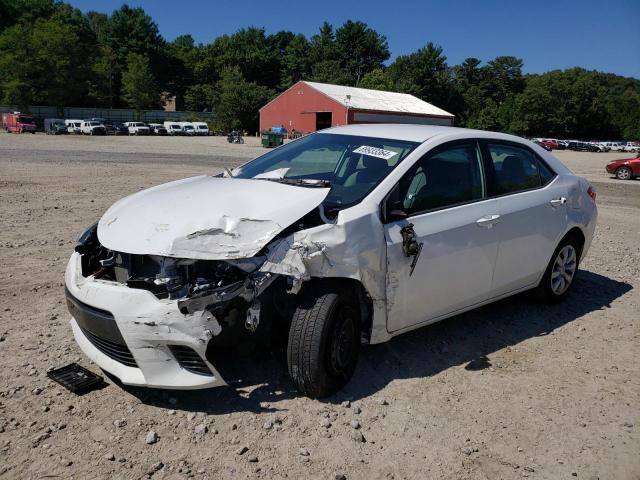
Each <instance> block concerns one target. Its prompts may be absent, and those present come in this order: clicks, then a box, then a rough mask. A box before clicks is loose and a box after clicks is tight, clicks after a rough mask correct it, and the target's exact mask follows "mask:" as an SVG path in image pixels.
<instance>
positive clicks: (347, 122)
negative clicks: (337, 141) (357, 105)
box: [344, 95, 351, 125]
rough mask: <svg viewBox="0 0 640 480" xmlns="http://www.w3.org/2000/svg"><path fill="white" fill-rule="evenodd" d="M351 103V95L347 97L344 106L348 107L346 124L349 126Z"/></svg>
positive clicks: (345, 118) (345, 117)
mask: <svg viewBox="0 0 640 480" xmlns="http://www.w3.org/2000/svg"><path fill="white" fill-rule="evenodd" d="M350 101H351V95H347V96H346V97H345V99H344V104H345V106H346V107H347V112H346V113H345V116H344V124H345V125H349V102H350Z"/></svg>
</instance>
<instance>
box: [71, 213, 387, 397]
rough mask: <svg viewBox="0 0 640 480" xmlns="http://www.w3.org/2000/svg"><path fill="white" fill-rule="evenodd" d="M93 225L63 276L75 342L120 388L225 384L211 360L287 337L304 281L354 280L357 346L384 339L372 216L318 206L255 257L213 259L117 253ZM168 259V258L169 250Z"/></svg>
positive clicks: (380, 240) (379, 248)
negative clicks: (241, 346)
mask: <svg viewBox="0 0 640 480" xmlns="http://www.w3.org/2000/svg"><path fill="white" fill-rule="evenodd" d="M99 228H100V227H99V226H98V225H94V226H93V227H92V228H90V229H89V230H87V232H85V234H83V236H82V237H81V238H80V241H79V244H78V245H77V247H76V252H75V253H74V254H73V255H72V256H71V259H70V260H69V264H68V267H67V272H66V294H67V303H68V306H69V310H70V312H71V314H72V316H73V319H72V321H71V324H72V328H73V332H74V335H75V337H76V340H77V342H78V344H79V345H80V347H81V348H82V350H83V351H84V352H85V353H86V354H87V355H88V356H89V357H90V358H91V359H92V360H93V361H94V362H96V363H97V364H98V365H99V366H100V367H101V368H103V369H104V370H106V371H108V372H110V373H112V374H114V375H115V376H117V377H118V378H119V379H120V380H121V381H122V382H123V383H124V384H128V385H140V386H151V387H162V388H176V389H194V388H207V387H213V386H218V385H224V384H225V381H224V379H223V378H222V377H221V375H220V373H219V369H220V368H224V366H223V365H221V364H219V365H218V369H216V366H215V364H216V362H217V361H218V360H214V359H215V358H221V357H220V356H219V355H216V354H218V353H220V351H221V349H224V348H228V347H231V350H229V352H230V353H229V355H222V358H224V360H225V361H232V356H233V353H234V350H233V349H234V348H235V345H236V344H237V343H239V341H240V342H241V341H242V340H244V339H247V338H253V339H256V338H260V337H262V338H267V337H270V336H271V334H273V333H274V332H277V333H278V334H285V335H286V332H287V331H288V327H287V325H288V321H290V318H291V315H292V312H293V310H294V309H295V308H296V294H297V293H298V292H299V290H300V289H301V288H302V287H303V285H304V284H305V282H307V281H309V280H311V279H312V278H335V279H341V280H342V281H345V280H352V281H354V282H353V283H352V285H354V288H355V291H356V292H357V294H358V297H359V300H360V303H361V307H362V308H361V311H362V316H363V318H362V327H363V332H362V339H363V341H365V342H371V343H377V342H380V341H383V340H385V339H386V338H387V337H388V333H387V332H386V309H385V288H384V285H385V274H386V256H385V244H384V237H383V235H382V229H381V225H380V221H379V219H378V216H377V214H376V211H375V210H374V209H372V210H371V211H370V212H368V213H364V214H363V212H360V214H355V215H353V217H351V216H350V213H349V212H348V211H341V212H340V214H339V215H338V216H337V217H336V218H332V219H328V218H327V217H326V216H325V215H324V213H323V211H322V207H319V208H317V209H315V210H313V211H311V212H309V214H307V215H305V216H304V217H302V218H300V219H299V220H298V221H297V222H294V223H293V224H292V225H291V226H290V227H289V228H287V229H285V230H283V231H282V232H281V233H280V234H278V235H277V236H276V238H274V239H273V240H271V241H270V242H267V241H266V240H264V243H265V245H264V246H263V248H262V249H260V250H259V251H258V252H257V253H256V254H255V255H254V256H249V257H243V258H228V257H227V256H226V255H221V258H219V259H202V258H198V257H200V255H198V253H199V251H195V250H194V251H193V252H192V251H187V252H184V253H185V255H187V254H188V255H189V257H188V258H178V257H175V256H166V255H157V254H143V253H126V252H119V251H116V250H112V249H110V248H107V247H106V246H104V245H103V244H102V243H101V241H100V239H99V235H98V230H99ZM172 254H173V255H175V252H172Z"/></svg>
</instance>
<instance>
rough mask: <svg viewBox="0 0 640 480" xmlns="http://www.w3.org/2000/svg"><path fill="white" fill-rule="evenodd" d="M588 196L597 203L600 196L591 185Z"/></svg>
mask: <svg viewBox="0 0 640 480" xmlns="http://www.w3.org/2000/svg"><path fill="white" fill-rule="evenodd" d="M587 195H589V196H590V197H591V199H592V200H593V201H594V202H595V201H596V196H597V195H598V194H597V193H596V191H595V190H594V189H593V187H592V186H591V185H589V188H588V189H587Z"/></svg>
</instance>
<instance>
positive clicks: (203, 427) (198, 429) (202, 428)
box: [193, 423, 209, 435]
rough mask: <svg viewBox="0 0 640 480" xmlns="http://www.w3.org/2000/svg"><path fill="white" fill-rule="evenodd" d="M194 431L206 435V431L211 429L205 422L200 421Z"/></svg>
mask: <svg viewBox="0 0 640 480" xmlns="http://www.w3.org/2000/svg"><path fill="white" fill-rule="evenodd" d="M193 431H194V433H195V434H196V435H204V434H205V433H207V432H208V431H209V429H208V428H207V426H206V425H205V424H204V423H200V424H198V425H196V427H195V428H194V429H193Z"/></svg>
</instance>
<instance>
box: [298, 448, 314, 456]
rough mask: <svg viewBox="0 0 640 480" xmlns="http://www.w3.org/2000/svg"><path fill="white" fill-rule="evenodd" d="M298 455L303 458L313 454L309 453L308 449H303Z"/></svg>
mask: <svg viewBox="0 0 640 480" xmlns="http://www.w3.org/2000/svg"><path fill="white" fill-rule="evenodd" d="M298 453H299V454H300V455H302V456H303V457H308V456H309V455H311V454H310V453H309V450H307V449H306V448H301V449H300V450H299V451H298Z"/></svg>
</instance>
